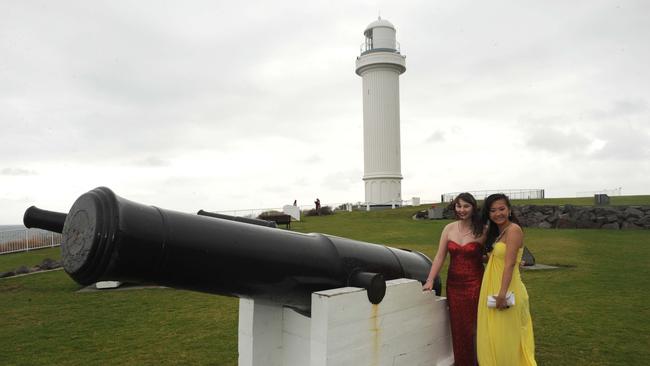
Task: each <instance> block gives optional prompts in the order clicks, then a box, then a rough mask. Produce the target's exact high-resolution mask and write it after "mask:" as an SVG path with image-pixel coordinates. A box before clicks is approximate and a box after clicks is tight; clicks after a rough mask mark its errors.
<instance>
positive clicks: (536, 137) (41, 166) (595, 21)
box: [0, 0, 650, 224]
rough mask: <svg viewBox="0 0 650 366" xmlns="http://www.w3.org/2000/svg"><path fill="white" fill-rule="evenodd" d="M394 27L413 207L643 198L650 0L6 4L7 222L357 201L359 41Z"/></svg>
mask: <svg viewBox="0 0 650 366" xmlns="http://www.w3.org/2000/svg"><path fill="white" fill-rule="evenodd" d="M379 12H381V16H382V18H384V19H387V20H389V21H390V22H391V23H393V24H394V25H395V27H396V28H397V40H398V41H399V42H400V44H401V50H402V53H403V54H405V55H406V66H407V70H406V72H405V73H404V74H402V75H401V77H400V98H401V133H402V135H401V144H402V150H401V154H402V174H403V176H404V180H403V181H402V197H404V198H410V197H414V196H415V197H421V198H422V199H424V200H436V199H439V197H440V194H442V193H446V192H457V191H465V190H484V189H514V188H543V189H545V190H546V195H547V196H551V197H560V196H575V195H576V193H577V192H585V191H597V190H601V189H612V188H617V187H622V192H623V194H649V193H650V184H649V183H650V66H649V65H650V47H648V44H649V43H648V42H650V21H649V20H648V15H649V14H650V2H648V1H611V0H609V1H599V0H589V1H554V0H551V1H530V0H523V1H522V0H517V1H515V0H512V1H490V2H476V1H444V2H443V1H431V0H424V1H399V2H398V1H283V0H277V1H272V2H269V1H246V2H236V1H158V0H156V1H81V0H79V1H49V0H44V1H32V0H21V1H9V0H0V131H1V135H0V136H1V138H0V139H1V140H0V142H1V143H0V224H17V223H21V221H22V215H23V212H24V210H25V209H26V208H27V207H29V206H31V205H36V206H39V207H41V208H45V209H51V210H57V211H65V212H67V211H68V209H69V208H70V206H71V205H72V203H73V202H74V200H75V199H76V198H77V197H78V196H79V195H81V194H83V193H84V192H86V191H88V190H90V189H92V188H95V187H97V186H107V187H110V188H111V189H113V190H114V191H115V192H116V193H117V194H118V195H121V196H123V197H125V198H129V199H131V200H135V201H139V202H142V203H147V204H152V205H156V206H159V207H163V208H168V209H174V210H178V211H187V212H195V211H197V210H198V209H206V210H229V209H242V208H262V207H281V206H282V205H284V204H290V203H292V202H293V200H294V199H297V200H298V204H300V205H306V204H312V202H313V201H314V199H315V198H316V197H319V198H320V199H321V201H322V202H323V203H324V204H328V203H343V202H357V201H363V199H364V191H363V182H362V180H361V178H362V176H363V145H362V144H363V136H362V133H363V129H362V124H363V116H362V94H361V78H360V77H359V76H357V75H356V74H355V73H354V65H355V59H356V57H357V56H358V55H359V46H360V45H361V43H362V42H363V30H364V29H365V27H366V26H367V25H368V24H369V23H371V22H372V21H374V20H376V19H377V15H378V13H379Z"/></svg>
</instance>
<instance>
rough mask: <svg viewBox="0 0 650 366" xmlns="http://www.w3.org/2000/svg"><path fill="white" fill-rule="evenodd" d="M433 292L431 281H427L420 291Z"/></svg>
mask: <svg viewBox="0 0 650 366" xmlns="http://www.w3.org/2000/svg"><path fill="white" fill-rule="evenodd" d="M431 290H433V280H429V279H427V282H425V283H424V285H423V286H422V291H431Z"/></svg>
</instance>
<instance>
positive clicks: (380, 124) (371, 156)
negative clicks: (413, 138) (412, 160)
mask: <svg viewBox="0 0 650 366" xmlns="http://www.w3.org/2000/svg"><path fill="white" fill-rule="evenodd" d="M363 34H364V36H365V37H366V40H365V42H364V44H363V45H362V46H361V54H360V55H359V57H357V62H356V73H357V75H359V76H361V78H362V79H363V157H364V161H363V168H364V174H363V180H364V182H365V191H366V202H367V203H369V204H370V205H372V206H383V205H391V204H400V203H401V200H402V183H401V181H402V172H401V157H400V155H401V154H400V118H399V76H400V75H401V74H402V73H403V72H404V71H406V61H405V56H402V54H400V49H399V45H398V43H397V41H396V38H395V27H394V26H393V25H392V24H391V23H390V22H389V21H387V20H385V19H381V17H380V18H379V19H377V20H376V21H374V22H372V23H370V24H369V25H368V27H366V30H365V31H364V32H363Z"/></svg>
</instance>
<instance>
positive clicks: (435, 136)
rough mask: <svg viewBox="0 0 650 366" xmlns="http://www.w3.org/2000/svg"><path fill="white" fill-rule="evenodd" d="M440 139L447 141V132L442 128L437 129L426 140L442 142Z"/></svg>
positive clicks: (428, 141)
mask: <svg viewBox="0 0 650 366" xmlns="http://www.w3.org/2000/svg"><path fill="white" fill-rule="evenodd" d="M440 141H445V133H444V132H443V131H440V130H436V131H435V132H434V133H432V134H431V135H430V136H429V137H428V138H427V139H426V140H425V142H427V143H431V142H440Z"/></svg>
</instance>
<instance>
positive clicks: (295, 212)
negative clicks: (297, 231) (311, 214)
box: [282, 205, 300, 221]
mask: <svg viewBox="0 0 650 366" xmlns="http://www.w3.org/2000/svg"><path fill="white" fill-rule="evenodd" d="M282 212H284V213H285V214H287V215H289V216H291V217H293V219H294V220H296V221H300V207H298V206H294V205H284V206H282Z"/></svg>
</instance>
